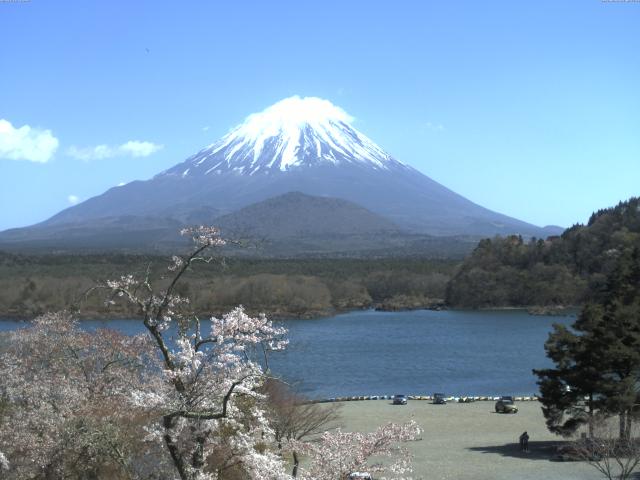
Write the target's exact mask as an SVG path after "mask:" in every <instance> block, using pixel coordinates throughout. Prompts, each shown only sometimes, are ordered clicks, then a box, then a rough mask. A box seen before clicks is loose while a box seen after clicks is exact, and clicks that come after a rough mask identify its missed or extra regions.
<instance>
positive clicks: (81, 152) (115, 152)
mask: <svg viewBox="0 0 640 480" xmlns="http://www.w3.org/2000/svg"><path fill="white" fill-rule="evenodd" d="M163 147H164V145H158V144H155V143H152V142H141V141H139V140H129V141H128V142H126V143H123V144H122V145H115V146H110V145H96V146H95V147H76V146H75V145H72V146H71V147H69V148H68V149H67V154H68V155H69V156H71V157H73V158H77V159H78V160H84V161H85V162H87V161H89V160H103V159H105V158H113V157H117V156H129V157H148V156H149V155H152V154H154V153H155V152H157V151H158V150H161V149H162V148H163Z"/></svg>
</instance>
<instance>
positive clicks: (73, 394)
mask: <svg viewBox="0 0 640 480" xmlns="http://www.w3.org/2000/svg"><path fill="white" fill-rule="evenodd" d="M183 234H186V235H190V236H191V237H192V238H193V240H194V243H195V248H194V249H193V250H192V251H191V253H189V254H187V255H183V256H178V255H176V256H173V258H172V260H171V262H170V265H169V266H168V270H167V274H166V276H165V277H164V278H161V279H158V280H152V279H151V278H150V271H151V269H150V268H149V269H148V270H147V272H145V273H144V274H142V275H141V276H136V275H124V276H122V277H120V278H119V279H117V280H110V281H107V282H105V283H104V284H101V285H100V286H99V287H97V290H100V291H104V290H102V289H106V290H107V292H108V294H107V295H106V298H107V300H106V303H107V304H109V305H111V304H115V303H116V302H126V303H128V304H130V305H133V306H134V307H135V308H136V309H137V310H138V313H139V314H140V316H141V317H142V323H143V325H144V327H145V328H146V333H145V334H143V335H138V336H133V337H129V336H126V335H123V334H119V333H117V332H115V331H112V330H97V331H87V330H83V329H81V328H79V326H78V324H77V322H76V321H74V319H73V318H72V317H71V316H70V315H69V314H68V313H65V312H62V313H50V314H46V315H43V316H41V317H38V318H37V319H36V320H35V321H34V322H33V324H32V325H31V326H30V327H28V328H24V329H19V330H16V331H13V332H9V333H4V334H2V335H0V378H1V379H2V382H0V477H1V478H3V479H4V478H8V479H11V480H13V479H23V478H33V479H47V480H48V479H59V478H60V479H61V478H64V479H78V480H80V479H86V478H93V479H115V480H120V479H122V480H124V479H127V480H142V479H146V480H157V479H167V478H175V477H176V475H177V476H178V477H179V478H180V479H182V480H249V479H256V480H257V479H261V480H285V479H288V480H290V479H291V478H292V477H291V476H290V475H288V474H287V473H286V472H285V462H284V460H283V458H282V455H281V450H280V449H279V448H278V447H279V445H278V443H280V444H281V445H284V447H285V448H289V449H291V451H299V452H301V453H303V454H304V455H306V456H307V458H306V459H305V462H304V468H302V469H301V470H300V472H299V473H300V474H299V477H300V478H303V479H304V480H311V479H314V480H329V479H331V480H343V479H344V478H345V476H346V475H348V474H349V473H351V472H353V471H357V470H363V469H367V470H369V471H371V472H382V473H387V474H389V475H394V477H392V478H399V477H398V475H404V474H405V473H408V472H410V455H409V454H408V451H407V450H406V448H405V447H404V446H403V445H401V444H402V443H404V442H407V441H410V440H414V439H416V438H417V436H418V435H419V434H420V429H419V427H418V426H417V425H416V424H415V423H414V422H409V423H407V424H404V425H395V424H389V425H385V426H382V427H380V428H378V429H377V430H375V431H374V432H373V433H366V434H364V433H348V432H342V431H340V430H336V431H334V432H325V433H322V434H321V435H320V437H319V438H315V437H317V436H318V435H319V434H320V431H321V430H322V427H324V426H325V425H326V423H327V422H329V421H332V420H333V419H334V418H335V414H334V413H330V412H331V411H328V412H329V413H327V412H325V411H324V410H322V409H321V408H316V406H314V407H308V406H305V405H304V404H303V403H302V402H300V401H298V400H299V399H298V398H297V397H291V398H289V399H288V400H287V401H286V402H284V403H282V402H281V405H279V407H278V408H279V409H280V411H279V413H278V412H277V411H276V410H277V409H275V410H274V408H273V405H271V408H269V405H268V393H269V389H268V388H265V381H266V380H267V379H268V374H269V354H270V352H272V351H277V350H282V349H283V348H285V347H286V345H287V340H286V338H285V334H286V330H285V329H284V328H281V327H278V326H275V325H274V324H273V323H272V322H271V321H269V320H268V319H267V318H266V317H265V316H264V315H260V316H257V317H251V316H249V315H247V314H246V313H245V312H244V310H243V308H242V307H238V308H236V309H234V310H232V311H231V312H229V313H227V314H226V315H224V316H222V317H221V318H215V317H214V318H210V319H208V321H207V322H201V321H200V319H199V318H198V316H197V315H196V314H195V313H194V312H192V311H191V309H190V303H189V299H188V298H185V297H182V296H180V295H179V294H178V293H177V292H178V289H179V284H180V281H181V279H182V278H183V276H184V275H185V274H186V273H187V272H188V271H189V270H190V269H191V268H192V267H193V266H194V265H195V264H196V263H198V262H210V261H212V259H213V257H211V256H207V251H208V250H209V249H211V248H215V247H217V246H221V245H223V244H224V241H223V240H222V239H221V238H220V237H219V234H218V231H217V230H216V229H214V228H211V227H197V228H194V229H187V230H184V231H183ZM271 394H272V396H273V394H274V393H273V391H272V392H271ZM309 416H310V417H312V418H307V417H309ZM291 420H295V421H294V422H293V423H291ZM308 437H312V438H311V439H309V438H308ZM314 438H315V439H314ZM287 440H290V442H287ZM383 457H387V458H388V461H387V462H385V463H384V464H381V463H372V458H375V459H376V461H377V460H378V459H379V458H383Z"/></svg>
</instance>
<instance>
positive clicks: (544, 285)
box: [446, 198, 640, 308]
mask: <svg viewBox="0 0 640 480" xmlns="http://www.w3.org/2000/svg"><path fill="white" fill-rule="evenodd" d="M638 245H640V199H639V198H632V199H630V200H628V201H626V202H621V203H619V204H618V205H617V206H616V207H613V208H607V209H603V210H599V211H598V212H596V213H594V214H593V215H592V216H591V218H590V219H589V222H588V224H587V225H574V226H573V227H571V228H569V229H568V230H566V231H565V232H564V233H563V234H562V236H560V237H550V238H548V239H546V240H538V239H532V240H530V241H526V242H525V241H524V240H523V239H522V238H521V237H517V236H511V237H506V238H499V237H497V238H493V239H486V240H482V241H481V242H480V243H479V244H478V246H477V247H476V249H475V250H474V251H473V253H472V254H471V255H470V256H469V257H468V258H467V259H466V260H465V261H464V262H463V263H462V265H461V266H460V267H459V268H458V270H457V272H456V273H455V274H454V276H453V278H452V279H451V281H450V282H449V284H448V286H447V293H446V301H447V303H448V304H449V305H451V306H455V307H465V308H482V307H507V306H511V307H517V306H554V305H558V306H560V305H565V306H567V305H581V304H582V303H583V302H584V300H585V299H586V298H587V297H588V296H589V297H590V298H592V299H593V298H594V297H597V296H598V295H600V292H602V290H603V287H604V282H605V279H606V276H607V275H608V274H609V273H610V272H611V271H612V269H613V268H614V266H615V264H616V260H617V259H618V258H619V257H620V256H621V255H622V254H623V252H625V251H627V250H630V249H632V248H633V247H634V246H638Z"/></svg>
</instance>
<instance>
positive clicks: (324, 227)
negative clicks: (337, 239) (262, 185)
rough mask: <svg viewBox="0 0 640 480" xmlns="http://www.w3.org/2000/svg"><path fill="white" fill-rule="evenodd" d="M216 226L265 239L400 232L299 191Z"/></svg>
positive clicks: (358, 210) (341, 203) (350, 207)
mask: <svg viewBox="0 0 640 480" xmlns="http://www.w3.org/2000/svg"><path fill="white" fill-rule="evenodd" d="M215 223H216V225H217V226H218V227H219V228H220V229H221V230H222V233H223V234H225V235H226V236H230V237H234V236H249V237H255V238H266V239H287V238H312V237H327V236H342V235H384V234H396V233H399V229H398V227H397V226H396V225H394V224H393V223H392V222H390V221H389V220H387V219H386V218H384V217H381V216H380V215H376V214H375V213H372V212H370V211H369V210H367V209H365V208H362V207H360V206H359V205H356V204H354V203H351V202H348V201H346V200H341V199H338V198H326V197H313V196H311V195H305V194H304V193H300V192H290V193H285V194H284V195H280V196H278V197H273V198H269V199H267V200H265V201H263V202H259V203H254V204H251V205H249V206H247V207H244V208H241V209H240V210H238V211H237V212H233V213H231V214H228V215H224V216H222V217H219V218H217V219H216V221H215Z"/></svg>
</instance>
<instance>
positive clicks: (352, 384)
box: [0, 310, 574, 398]
mask: <svg viewBox="0 0 640 480" xmlns="http://www.w3.org/2000/svg"><path fill="white" fill-rule="evenodd" d="M573 321H574V318H572V317H551V316H531V315H528V314H527V313H526V312H525V311H519V310H516V311H513V310H509V311H482V312H478V311H455V310H448V311H439V312H438V311H430V310H418V311H409V312H375V311H361V312H350V313H345V314H342V315H337V316H335V317H330V318H320V319H315V320H288V321H285V322H282V323H283V324H284V325H285V326H286V327H287V328H288V329H289V339H290V342H291V343H290V346H289V348H288V349H287V351H285V352H282V353H275V354H274V355H273V356H272V357H271V359H270V362H271V368H272V370H273V371H274V372H275V373H277V374H278V375H281V376H283V377H284V378H286V379H287V380H289V381H291V382H299V385H300V389H301V390H302V391H303V392H304V393H306V394H307V395H309V396H311V397H315V398H326V397H336V396H347V395H349V396H351V395H389V394H395V393H404V394H407V395H412V394H415V395H421V394H422V395H425V394H431V393H433V392H444V393H446V394H449V395H531V394H533V393H535V392H537V391H538V388H537V385H536V377H534V376H533V374H532V373H531V370H532V369H533V368H545V367H547V366H551V362H550V361H549V360H548V359H547V358H546V357H545V352H544V342H545V340H546V339H547V336H548V334H549V332H550V331H551V330H552V324H553V323H561V324H570V323H572V322H573ZM20 325H24V324H23V323H21V322H15V321H11V320H4V321H0V330H7V329H14V328H18V327H19V326H20ZM83 325H84V326H85V327H86V328H89V329H94V328H101V327H107V328H115V329H117V330H120V331H123V332H125V333H128V334H135V333H139V332H142V331H144V327H143V326H142V324H141V322H139V321H133V320H106V321H99V320H87V321H85V322H83Z"/></svg>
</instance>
